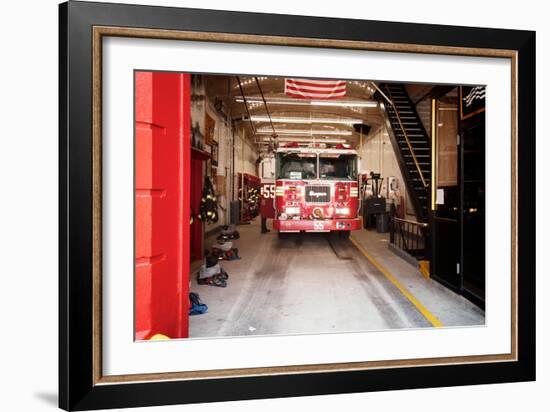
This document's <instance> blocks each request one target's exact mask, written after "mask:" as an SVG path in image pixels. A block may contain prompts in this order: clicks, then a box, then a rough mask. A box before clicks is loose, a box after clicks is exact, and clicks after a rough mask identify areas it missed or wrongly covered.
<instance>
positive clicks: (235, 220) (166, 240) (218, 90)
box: [135, 72, 485, 339]
mask: <svg viewBox="0 0 550 412" xmlns="http://www.w3.org/2000/svg"><path fill="white" fill-rule="evenodd" d="M135 87H136V89H135V90H136V94H135V95H136V105H135V110H136V111H135V113H136V132H135V133H136V140H135V141H136V158H135V167H136V174H135V176H136V177H135V179H136V203H135V205H136V206H135V208H136V209H135V210H136V212H135V216H136V225H135V230H136V252H135V254H136V266H135V267H136V269H135V273H136V278H135V279H136V286H135V287H136V290H135V296H136V309H135V310H136V316H135V319H136V339H156V338H157V337H159V336H160V337H161V338H166V337H168V338H182V337H183V338H208V337H217V336H250V335H252V336H261V335H272V334H302V333H327V332H355V331H369V330H387V329H401V328H425V327H472V326H482V325H484V324H485V312H484V306H485V305H484V302H485V300H484V299H485V298H484V297H485V164H484V161H485V160H484V159H485V143H484V142H485V87H484V86H480V85H438V84H407V83H398V82H379V81H370V80H360V81H359V80H337V79H293V78H286V77H267V76H244V75H242V76H235V75H227V76H226V75H210V74H181V73H180V74H178V73H157V72H155V73H152V72H143V73H141V72H139V73H137V74H136V83H135ZM182 96H183V98H182ZM187 217H188V218H189V220H187Z"/></svg>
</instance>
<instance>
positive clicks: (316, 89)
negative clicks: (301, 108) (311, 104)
mask: <svg viewBox="0 0 550 412" xmlns="http://www.w3.org/2000/svg"><path fill="white" fill-rule="evenodd" d="M285 94H286V95H287V96H290V97H298V98H302V99H334V98H338V97H343V96H345V95H346V82H345V81H343V80H311V79H291V78H286V79H285Z"/></svg>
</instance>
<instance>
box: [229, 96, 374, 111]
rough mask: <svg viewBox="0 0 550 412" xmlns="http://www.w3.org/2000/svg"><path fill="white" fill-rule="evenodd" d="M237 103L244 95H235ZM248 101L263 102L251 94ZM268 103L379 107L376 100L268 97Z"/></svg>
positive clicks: (242, 100)
mask: <svg viewBox="0 0 550 412" xmlns="http://www.w3.org/2000/svg"><path fill="white" fill-rule="evenodd" d="M235 101H236V102H237V103H244V99H243V98H242V96H237V97H235ZM246 101H247V103H255V104H256V103H257V104H263V100H262V98H261V97H257V96H250V97H247V98H246ZM265 101H266V103H267V104H275V105H288V106H329V107H371V108H374V107H378V102H377V101H376V100H306V99H290V98H288V99H287V98H284V97H277V98H266V99H265Z"/></svg>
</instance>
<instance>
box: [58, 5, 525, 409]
mask: <svg viewBox="0 0 550 412" xmlns="http://www.w3.org/2000/svg"><path fill="white" fill-rule="evenodd" d="M59 10H60V96H61V98H60V146H59V147H60V149H59V150H60V163H59V164H60V202H59V204H60V248H59V249H60V259H59V261H60V274H59V290H60V293H59V296H60V309H59V315H60V316H59V319H60V340H59V341H60V348H59V350H60V368H59V370H60V377H59V391H60V396H59V404H60V407H61V408H63V409H66V410H90V409H101V408H116V407H133V406H150V405H163V404H178V403H192V402H216V401H224V400H238V399H259V398H269V397H289V396H305V395H317V394H335V393H351V392H359V391H379V390H393V389H404V388H426V387H440V386H452V385H466V384H486V383H499V382H517V381H528V380H534V379H535V259H534V255H535V234H534V233H535V213H534V207H535V206H534V205H535V202H534V199H535V186H534V182H535V179H534V177H535V170H534V152H535V90H536V88H535V33H534V32H530V31H516V30H506V29H486V28H472V27H455V26H440V25H425V24H408V23H407V24H405V23H396V22H380V21H366V20H352V19H349V20H346V19H331V18H318V17H306V16H291V15H270V14H257V13H242V12H238V13H237V12H227V11H214V10H197V9H183V8H168V7H149V6H137V5H122V4H107V3H86V2H75V1H71V2H68V3H64V4H61V5H60V9H59ZM214 125H215V127H217V128H220V130H219V133H216V134H217V137H218V139H217V141H216V140H215V139H214ZM204 145H210V147H211V153H210V155H211V156H209V155H208V153H207V151H205V150H204ZM209 158H210V159H211V166H210V167H213V166H217V169H219V171H220V173H219V174H220V175H222V176H217V177H216V178H215V185H216V193H217V194H216V193H214V188H213V185H212V181H214V180H212V181H211V180H210V179H209V178H208V177H207V174H208V173H207V171H208V169H207V167H208V159H209ZM212 170H213V169H212ZM221 177H223V178H221ZM212 179H214V176H212Z"/></svg>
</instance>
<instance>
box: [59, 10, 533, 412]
mask: <svg viewBox="0 0 550 412" xmlns="http://www.w3.org/2000/svg"><path fill="white" fill-rule="evenodd" d="M94 25H100V26H117V27H137V28H151V29H172V30H188V31H203V32H222V33H241V34H258V35H267V36H286V37H305V38H325V39H326V38H330V39H336V40H358V41H371V42H391V43H403V44H423V45H435V46H458V47H469V48H489V49H506V50H515V51H517V52H518V61H517V67H518V71H517V73H518V77H517V81H518V83H517V88H518V91H519V92H518V105H517V111H518V142H517V143H518V164H517V172H518V181H519V182H521V184H519V185H518V192H517V207H518V219H517V231H518V237H517V241H518V245H519V246H518V255H517V257H518V307H519V309H518V330H517V335H518V361H516V362H495V363H479V364H461V365H444V366H421V367H405V368H394V369H392V368H388V369H374V370H361V371H349V372H326V373H299V374H289V375H278V376H259V377H236V378H221V379H202V380H189V381H169V382H150V383H129V384H112V385H95V386H94V384H93V359H92V353H93V347H92V345H93V339H92V313H93V311H92V27H93V26H94ZM59 62H60V66H59V96H60V98H59V106H60V107H59V125H60V131H59V134H60V136H59V139H60V140H59V406H60V407H61V408H63V409H66V410H88V409H103V408H121V407H132V406H154V405H168V404H178V403H192V402H216V401H224V400H239V399H261V398H272V397H290V396H305V395H320V394H336V393H352V392H363V391H379V390H394V389H405V388H426V387H441V386H455V385H472V384H484V383H499V382H515V381H529V380H534V379H535V33H534V32H532V31H520V30H504V29H487V28H470V27H457V26H443V25H428V24H412V23H390V22H381V21H367V20H353V19H331V18H320V17H304V16H290V15H274V14H258V13H242V12H229V11H212V10H199V9H183V8H171V7H155V6H135V5H122V4H107V3H86V2H74V1H71V2H70V3H64V4H61V5H60V8H59Z"/></svg>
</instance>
